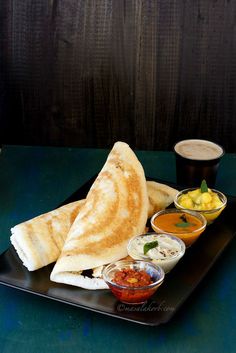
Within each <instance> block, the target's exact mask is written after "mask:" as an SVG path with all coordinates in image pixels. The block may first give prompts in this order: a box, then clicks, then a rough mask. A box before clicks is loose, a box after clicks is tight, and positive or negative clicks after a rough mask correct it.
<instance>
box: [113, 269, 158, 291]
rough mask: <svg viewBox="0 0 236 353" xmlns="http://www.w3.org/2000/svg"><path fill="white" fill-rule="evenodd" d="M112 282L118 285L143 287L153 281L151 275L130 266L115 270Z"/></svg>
mask: <svg viewBox="0 0 236 353" xmlns="http://www.w3.org/2000/svg"><path fill="white" fill-rule="evenodd" d="M113 282H115V283H117V284H119V285H120V286H129V287H143V286H148V285H149V284H151V283H153V281H152V279H151V276H150V275H149V274H148V273H147V272H145V271H142V270H141V271H137V270H133V269H132V268H125V269H124V270H120V271H117V272H116V273H115V277H114V278H113Z"/></svg>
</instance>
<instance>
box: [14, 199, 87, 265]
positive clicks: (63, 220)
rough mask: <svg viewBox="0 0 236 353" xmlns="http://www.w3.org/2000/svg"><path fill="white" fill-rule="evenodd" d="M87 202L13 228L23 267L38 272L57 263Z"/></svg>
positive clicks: (64, 208)
mask: <svg viewBox="0 0 236 353" xmlns="http://www.w3.org/2000/svg"><path fill="white" fill-rule="evenodd" d="M83 204H84V200H80V201H75V202H71V203H69V204H67V205H65V206H62V207H60V208H57V209H55V210H53V211H51V212H47V213H44V214H42V215H40V216H37V217H35V218H32V219H31V220H28V221H26V222H23V223H20V224H18V225H16V226H15V227H13V228H12V229H11V232H12V236H11V237H10V240H11V243H12V245H13V246H14V248H15V249H16V252H17V254H18V255H19V257H20V259H21V260H22V262H23V264H24V266H26V267H27V269H28V270H29V271H34V270H37V269H39V268H41V267H43V266H46V265H48V264H50V263H51V262H55V261H56V260H57V259H58V257H59V255H60V253H61V250H62V247H63V245H64V243H65V239H66V237H67V234H68V232H69V230H70V227H71V224H72V223H73V222H74V220H75V218H76V216H77V215H78V213H79V211H80V209H81V207H82V205H83Z"/></svg>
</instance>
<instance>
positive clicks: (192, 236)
mask: <svg viewBox="0 0 236 353" xmlns="http://www.w3.org/2000/svg"><path fill="white" fill-rule="evenodd" d="M164 215H167V217H165V218H166V220H165V222H164V224H163V225H162V226H161V225H160V224H158V222H159V223H160V219H161V217H162V216H164ZM183 216H184V217H185V218H186V219H187V221H188V222H189V224H190V225H191V224H192V226H189V227H185V226H183V227H181V224H182V223H184V222H182V221H181V217H183ZM163 219H164V218H163V217H162V220H163ZM190 221H191V222H190ZM176 222H177V223H176ZM194 222H195V223H194ZM206 224H207V222H206V219H205V217H203V216H202V215H201V213H199V212H195V211H190V210H186V209H184V210H179V209H176V208H169V209H165V210H161V211H159V212H157V213H155V214H154V215H153V216H152V218H151V226H152V229H153V230H154V231H155V232H156V233H166V234H170V235H173V236H175V237H177V238H180V239H181V240H183V242H184V243H185V245H186V247H189V246H190V245H192V244H193V243H194V242H195V241H196V240H197V239H198V238H199V236H200V235H201V234H202V232H204V230H205V229H206ZM177 225H178V226H177ZM179 225H180V226H179Z"/></svg>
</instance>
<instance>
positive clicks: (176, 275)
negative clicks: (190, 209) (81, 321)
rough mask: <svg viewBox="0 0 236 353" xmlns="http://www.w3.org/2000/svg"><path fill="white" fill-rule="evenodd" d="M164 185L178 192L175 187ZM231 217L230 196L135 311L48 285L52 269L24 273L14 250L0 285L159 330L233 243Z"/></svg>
mask: <svg viewBox="0 0 236 353" xmlns="http://www.w3.org/2000/svg"><path fill="white" fill-rule="evenodd" d="M149 179H151V180H155V179H153V178H149ZM93 181H94V178H92V179H91V180H89V181H88V182H87V183H86V184H84V185H83V186H82V187H81V188H79V189H78V190H77V191H76V192H75V193H74V194H73V195H71V196H70V197H69V198H68V199H67V200H65V202H64V203H65V204H66V203H68V202H71V201H75V200H79V199H82V198H84V197H85V196H86V194H87V192H88V190H89V188H90V186H91V185H92V183H93ZM157 181H158V182H163V181H161V180H157ZM164 183H166V184H168V185H170V186H173V187H175V188H177V189H178V186H177V185H175V184H170V183H167V182H164ZM64 203H63V204H64ZM235 213H236V198H235V197H230V196H229V197H228V204H227V207H226V208H225V210H224V211H223V213H222V214H221V215H220V217H219V218H218V219H217V220H216V221H215V222H214V223H213V224H212V225H210V226H208V227H207V229H206V231H205V232H204V233H203V234H202V235H201V237H200V238H199V239H198V240H197V241H196V243H195V244H193V245H192V246H191V247H190V248H189V249H187V250H186V253H185V255H184V257H183V258H182V259H181V261H180V262H179V263H178V264H177V265H176V267H175V268H174V269H173V270H172V271H171V272H170V273H169V274H167V275H166V278H165V281H164V283H163V284H162V286H161V287H160V288H159V289H158V290H157V292H156V294H155V295H154V296H153V297H152V299H151V300H150V301H149V302H147V303H146V304H145V305H143V306H140V307H134V306H128V305H123V304H121V303H119V302H118V301H117V300H116V299H115V298H114V296H113V295H112V293H111V292H110V291H109V290H97V291H92V290H85V289H82V288H77V287H73V286H69V285H63V284H58V283H54V282H51V281H50V279H49V278H50V273H51V271H52V268H53V264H51V265H49V266H46V267H44V268H42V269H40V270H37V271H34V272H29V271H28V270H27V269H26V268H25V267H24V266H23V265H22V262H21V260H20V259H19V257H18V256H17V254H16V252H15V250H14V248H13V247H10V248H9V249H8V250H7V251H5V252H4V253H3V254H1V255H0V284H3V285H6V286H10V287H13V288H17V289H20V290H23V291H26V292H29V293H33V294H36V295H39V296H43V297H46V298H49V299H54V300H57V301H60V302H63V303H67V304H70V305H74V306H77V307H80V308H85V309H87V310H92V311H95V312H99V313H101V314H105V315H110V316H114V317H116V318H120V319H124V320H128V321H133V322H136V323H140V324H145V325H150V326H155V325H159V324H161V323H165V322H167V321H169V320H170V319H171V318H172V317H173V315H174V314H175V313H176V311H177V310H178V309H179V308H180V306H181V305H182V304H183V303H184V301H185V300H186V299H187V298H188V297H189V295H190V294H191V293H192V292H193V290H194V289H195V288H196V287H197V285H198V284H199V283H200V282H201V280H202V279H203V277H204V276H205V275H206V274H207V272H208V271H209V269H210V268H211V267H212V266H213V264H214V263H215V261H216V260H217V259H218V257H219V255H220V254H221V253H222V252H223V250H224V249H225V247H226V246H227V245H228V244H229V243H230V241H231V240H232V239H233V237H234V234H235V231H236V217H235ZM199 255H200V256H201V261H199Z"/></svg>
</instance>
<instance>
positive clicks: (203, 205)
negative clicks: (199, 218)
mask: <svg viewBox="0 0 236 353" xmlns="http://www.w3.org/2000/svg"><path fill="white" fill-rule="evenodd" d="M174 204H175V207H176V208H178V209H180V210H186V209H187V210H192V211H196V212H199V213H201V214H202V215H203V216H204V217H205V218H206V220H207V224H211V223H212V222H213V221H214V220H215V219H216V218H217V217H218V216H219V215H220V214H221V212H222V211H223V210H224V208H225V206H226V204H227V198H226V196H225V195H224V194H223V193H222V192H220V191H218V190H215V189H210V188H208V187H207V185H206V182H205V181H203V182H202V184H201V187H200V188H189V189H185V190H182V191H180V192H179V193H178V194H177V195H176V197H175V200H174Z"/></svg>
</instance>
